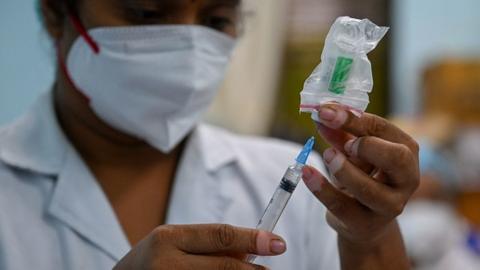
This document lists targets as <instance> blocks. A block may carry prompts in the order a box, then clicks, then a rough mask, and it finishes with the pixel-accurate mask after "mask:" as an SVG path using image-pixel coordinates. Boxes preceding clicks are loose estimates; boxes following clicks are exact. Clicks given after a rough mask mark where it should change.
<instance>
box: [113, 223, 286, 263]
mask: <svg viewBox="0 0 480 270" xmlns="http://www.w3.org/2000/svg"><path fill="white" fill-rule="evenodd" d="M285 250H286V244H285V242H284V240H283V239H282V238H280V237H279V236H277V235H274V234H272V233H268V232H265V231H258V230H253V229H245V228H238V227H234V226H230V225H221V224H206V225H165V226H160V227H158V228H156V229H155V230H154V231H153V232H152V233H150V234H149V235H148V236H147V237H146V238H145V239H143V240H142V241H140V242H139V243H138V245H137V246H135V247H134V248H133V249H132V250H131V251H130V252H129V253H128V254H127V255H125V257H124V258H123V259H122V260H121V261H120V262H119V263H118V264H117V265H116V266H115V267H114V270H124V269H129V270H130V269H144V270H171V269H175V270H183V269H189V270H190V269H192V270H193V269H195V270H202V269H208V270H225V269H235V270H254V269H266V268H265V267H263V266H260V265H254V264H250V263H247V262H245V258H246V257H247V255H248V254H255V255H259V256H275V255H280V254H282V253H284V252H285Z"/></svg>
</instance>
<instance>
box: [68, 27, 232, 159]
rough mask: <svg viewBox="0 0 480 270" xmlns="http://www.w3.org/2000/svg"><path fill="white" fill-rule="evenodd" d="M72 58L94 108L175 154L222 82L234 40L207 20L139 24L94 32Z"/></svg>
mask: <svg viewBox="0 0 480 270" xmlns="http://www.w3.org/2000/svg"><path fill="white" fill-rule="evenodd" d="M88 33H89V36H90V37H91V38H92V39H93V40H94V41H95V42H96V43H97V44H98V47H99V52H98V53H95V52H94V51H93V50H92V48H91V44H89V43H88V42H87V41H86V40H85V39H84V38H82V37H79V38H78V39H77V40H76V41H75V43H74V44H73V46H72V48H71V50H70V52H69V54H68V58H67V61H66V66H67V70H68V72H69V75H70V77H71V79H72V81H73V83H74V84H75V86H76V87H77V88H78V90H79V91H81V92H83V93H84V94H85V95H86V96H87V97H88V98H89V100H90V106H91V107H92V109H93V111H94V112H95V113H96V114H97V116H98V117H100V118H101V119H102V120H103V121H105V122H106V123H108V124H109V125H111V126H112V127H114V128H116V129H118V130H120V131H123V132H125V133H127V134H129V135H132V136H135V137H137V138H139V139H142V140H145V141H146V142H148V143H149V144H150V145H152V146H153V147H155V148H157V149H158V150H160V151H162V152H164V153H167V152H170V151H171V150H172V149H173V148H175V146H177V145H178V144H179V143H180V141H182V140H183V139H184V138H185V137H186V136H187V134H188V133H189V132H190V131H191V130H192V129H193V128H194V127H195V125H196V124H197V123H198V122H199V121H200V119H201V117H202V115H203V113H204V112H205V111H206V109H207V108H208V106H209V105H210V103H211V102H212V100H213V98H214V97H215V95H216V93H217V90H218V88H219V86H220V83H221V82H222V80H223V77H224V73H225V70H226V67H227V65H228V62H229V57H230V55H231V52H232V50H233V48H234V45H235V41H234V39H233V38H231V37H229V36H227V35H225V34H223V33H220V32H218V31H215V30H211V29H209V28H207V27H203V26H193V25H172V26H132V27H112V28H98V29H94V30H91V31H89V32H88Z"/></svg>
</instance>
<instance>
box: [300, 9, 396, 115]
mask: <svg viewBox="0 0 480 270" xmlns="http://www.w3.org/2000/svg"><path fill="white" fill-rule="evenodd" d="M388 29H389V28H388V27H380V26H377V25H375V24H374V23H372V22H371V21H370V20H368V19H363V20H359V19H354V18H350V17H339V18H338V19H337V20H336V21H335V23H334V24H333V25H332V27H331V29H330V31H329V33H328V35H327V39H326V41H325V47H324V49H323V53H322V59H321V60H322V61H321V63H320V64H319V65H318V66H317V67H316V68H315V70H314V71H313V73H312V75H310V77H309V78H308V79H307V80H306V81H305V85H304V88H303V90H302V92H301V105H300V111H301V112H310V113H312V118H313V119H314V120H318V119H316V118H317V116H316V113H314V112H316V108H317V107H318V106H319V105H323V104H326V103H340V104H342V105H344V106H346V107H348V108H349V109H350V110H351V111H352V112H354V113H356V114H361V113H362V112H364V111H365V110H366V108H367V106H368V104H369V103H370V99H369V96H368V95H369V93H370V92H371V91H372V89H373V76H372V67H371V63H370V60H369V59H368V57H367V54H368V53H369V52H371V51H372V50H373V49H375V47H376V46H377V45H378V43H379V42H380V40H381V39H382V38H383V37H384V36H385V34H386V33H387V31H388Z"/></svg>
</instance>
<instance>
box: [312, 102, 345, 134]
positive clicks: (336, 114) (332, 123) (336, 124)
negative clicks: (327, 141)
mask: <svg viewBox="0 0 480 270" xmlns="http://www.w3.org/2000/svg"><path fill="white" fill-rule="evenodd" d="M318 117H319V118H320V120H321V121H322V123H323V124H325V125H326V126H327V127H329V128H334V129H337V128H340V127H342V126H343V125H344V124H345V123H346V122H347V119H348V113H347V111H346V110H344V109H342V108H331V107H321V108H319V110H318Z"/></svg>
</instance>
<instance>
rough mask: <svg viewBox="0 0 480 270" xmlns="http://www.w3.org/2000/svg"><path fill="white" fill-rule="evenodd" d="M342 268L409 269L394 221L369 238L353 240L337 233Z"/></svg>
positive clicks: (359, 269) (370, 269) (398, 230)
mask: <svg viewBox="0 0 480 270" xmlns="http://www.w3.org/2000/svg"><path fill="white" fill-rule="evenodd" d="M338 248H339V252H340V258H341V263H342V269H348V270H350V269H356V270H363V269H368V270H372V269H401V270H403V269H409V267H410V265H409V261H408V257H407V254H406V251H405V246H404V244H403V239H402V235H401V233H400V228H399V226H398V224H397V222H396V221H393V222H392V223H391V224H389V225H388V226H387V227H386V228H385V230H383V231H382V232H381V233H380V234H378V235H375V236H373V237H372V238H371V240H370V241H369V240H362V241H355V240H352V239H349V238H346V237H343V236H341V235H338Z"/></svg>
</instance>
